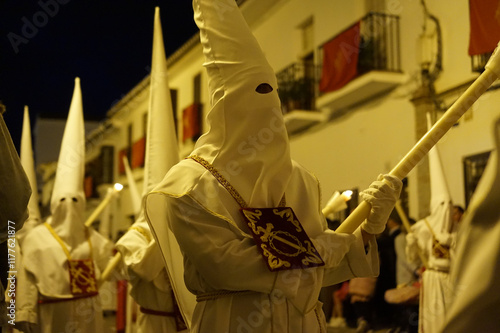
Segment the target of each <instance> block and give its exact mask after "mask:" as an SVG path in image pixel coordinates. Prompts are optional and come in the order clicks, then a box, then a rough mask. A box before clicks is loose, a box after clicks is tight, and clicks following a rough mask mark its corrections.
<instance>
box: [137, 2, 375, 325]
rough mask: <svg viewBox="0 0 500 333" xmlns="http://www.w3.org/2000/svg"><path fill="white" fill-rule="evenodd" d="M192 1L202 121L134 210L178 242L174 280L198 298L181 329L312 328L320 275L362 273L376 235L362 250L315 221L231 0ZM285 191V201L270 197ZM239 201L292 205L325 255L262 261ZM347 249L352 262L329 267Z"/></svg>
mask: <svg viewBox="0 0 500 333" xmlns="http://www.w3.org/2000/svg"><path fill="white" fill-rule="evenodd" d="M193 10H194V17H195V21H196V24H197V25H198V27H199V28H200V39H201V43H202V46H203V52H204V55H205V64H204V65H205V67H206V69H207V74H208V88H209V102H210V109H209V111H208V115H207V119H206V120H207V124H208V129H207V132H206V133H205V134H204V135H203V136H201V137H200V138H199V139H198V141H197V143H196V145H195V148H194V150H193V152H192V153H191V157H190V158H188V159H184V160H182V161H180V162H179V163H178V164H176V165H175V166H173V167H172V168H171V169H170V170H169V172H168V173H167V175H166V176H165V178H164V179H163V180H162V182H160V184H159V185H158V186H157V187H156V188H155V189H154V190H153V191H152V192H151V193H150V194H148V195H147V196H146V200H145V214H146V218H147V220H148V222H149V223H150V224H151V226H152V227H153V228H154V231H155V233H156V235H157V239H158V243H159V245H160V247H162V242H163V240H162V239H161V238H160V236H159V235H160V234H162V233H163V232H164V231H165V230H166V229H168V228H169V227H170V228H171V229H172V231H173V232H174V234H175V237H176V240H177V241H178V243H179V245H180V248H181V249H182V254H183V256H184V268H185V273H184V282H185V284H186V286H187V287H188V288H189V290H190V291H191V292H192V293H193V294H196V295H197V301H198V302H197V303H196V310H195V315H194V316H193V320H192V325H191V327H190V329H191V332H212V331H213V332H216V331H217V332H237V331H251V330H255V331H258V332H313V331H314V332H318V331H319V330H320V327H324V326H325V325H324V323H323V322H322V321H321V318H320V317H321V316H322V313H321V310H320V311H319V312H316V309H319V307H318V295H319V290H320V289H321V286H322V284H328V283H329V284H335V283H338V282H340V280H345V279H349V278H351V277H352V276H354V275H357V276H364V275H365V274H373V271H372V266H371V263H372V262H373V261H372V260H376V257H375V255H374V253H375V252H376V244H374V245H373V246H374V247H373V249H375V252H373V251H370V252H369V255H368V256H367V255H366V252H365V250H364V246H363V244H362V240H361V235H360V234H359V233H358V234H356V235H340V234H335V233H333V232H331V233H330V232H326V231H325V229H326V222H325V219H324V216H323V215H322V214H321V208H320V191H319V183H318V181H317V179H316V178H315V177H314V176H313V175H312V174H310V173H309V172H308V171H307V170H305V169H304V168H302V167H301V166H300V165H298V164H297V163H295V162H293V161H292V160H291V158H290V149H289V142H288V136H287V132H286V128H285V125H284V121H283V116H282V114H281V109H280V101H279V98H278V94H277V84H276V78H275V74H274V71H273V69H272V68H271V66H270V65H269V63H268V62H267V61H266V59H265V57H264V54H263V52H262V50H261V49H260V46H259V45H258V43H257V41H256V39H255V38H254V37H253V35H252V33H251V31H250V28H249V27H248V25H247V24H246V22H245V20H244V18H243V16H242V13H241V12H240V10H239V8H238V6H237V4H236V2H235V1H231V0H227V1H215V2H214V1H210V0H194V1H193ZM228 184H229V185H228ZM231 186H232V187H231ZM235 192H238V193H239V195H240V196H239V197H238V196H237V195H236V194H235ZM285 192H286V198H285V199H286V206H287V207H279V206H280V201H281V200H282V199H283V197H284V193H285ZM235 199H236V200H235ZM240 199H241V200H240ZM242 201H244V202H245V203H244V204H246V205H247V206H248V208H249V209H250V208H255V207H257V208H267V209H266V211H267V212H269V211H272V210H273V208H275V207H278V209H277V210H276V211H277V212H278V213H279V212H281V211H280V209H290V207H292V208H293V212H294V213H295V215H296V217H297V219H298V220H299V221H300V223H301V225H302V227H303V228H299V227H297V229H299V230H301V231H305V232H307V235H308V236H309V237H310V238H311V239H313V241H314V246H317V247H320V249H318V252H320V251H321V253H325V254H326V253H328V255H327V256H328V259H327V260H325V265H324V266H315V267H316V268H314V267H313V268H311V269H292V270H288V271H272V270H271V269H269V266H268V264H269V261H272V260H267V259H266V258H264V256H262V255H260V254H259V250H260V249H262V248H263V247H260V246H259V244H258V243H257V242H256V241H255V239H253V237H252V235H251V234H250V233H251V232H252V231H251V230H250V229H249V228H248V224H247V220H245V219H244V217H243V214H241V210H240V208H242V207H244V205H242V204H241V202H242ZM256 210H257V209H255V210H254V211H256ZM290 210H291V209H290ZM278 215H279V214H276V216H278ZM291 220H293V221H294V222H295V219H291ZM280 222H281V221H280ZM285 224H286V223H285ZM277 225H278V224H276V226H277ZM274 226H275V225H271V223H269V225H268V228H270V229H272V228H273V227H274ZM277 232H281V230H278V231H277ZM272 233H273V234H275V233H274V230H273V232H272ZM263 238H265V237H263ZM269 238H271V237H269ZM276 238H281V237H276ZM281 239H283V238H281ZM296 239H298V238H296ZM323 240H324V242H323ZM354 241H356V245H355V246H352V247H351V244H353V243H354ZM278 242H279V241H278ZM283 243H284V242H283ZM292 245H293V246H295V245H296V244H292ZM323 245H326V247H323ZM278 246H279V245H278ZM330 246H331V248H330ZM327 247H328V249H327ZM295 249H296V247H295ZM349 249H352V250H353V251H352V253H351V254H352V255H353V257H356V259H352V261H350V262H356V264H355V265H348V264H347V263H346V262H344V264H342V265H339V262H340V261H342V260H343V258H344V255H345V254H346V252H348V251H349ZM323 250H324V251H323ZM162 252H163V255H164V256H168V255H169V254H168V253H166V251H165V250H164V249H163V248H162ZM285 255H288V253H285ZM325 257H326V256H325ZM346 257H347V256H346ZM347 260H349V259H347V258H346V261H347ZM276 261H278V260H276ZM272 263H274V262H272ZM374 263H375V265H376V262H374ZM358 264H359V265H358ZM289 267H291V265H290V266H289ZM337 267H341V268H339V269H338V270H336V268H337ZM358 268H359V269H360V270H359V271H358ZM351 269H352V270H351ZM354 270H356V272H355V273H354ZM361 270H362V271H361ZM275 291H277V292H278V293H279V294H280V296H281V297H278V298H279V301H278V302H274V301H273V295H272V294H273V293H274V292H275ZM261 305H263V308H262V307H261ZM257 312H259V313H262V312H264V316H262V318H261V319H262V320H260V319H259V320H260V324H257V326H252V327H250V326H249V323H248V321H247V320H248V319H247V318H249V317H248V315H249V314H252V313H257ZM318 315H319V316H320V317H318ZM318 318H319V320H318ZM252 324H253V323H252ZM323 330H326V327H324V329H323Z"/></svg>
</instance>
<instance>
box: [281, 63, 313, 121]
mask: <svg viewBox="0 0 500 333" xmlns="http://www.w3.org/2000/svg"><path fill="white" fill-rule="evenodd" d="M317 72H318V67H317V66H315V65H313V64H305V63H293V64H291V65H290V66H288V67H286V68H285V69H283V70H282V71H280V72H279V73H277V74H276V77H277V79H278V87H279V90H278V93H279V96H280V99H281V109H282V111H283V113H288V112H290V111H293V110H314V109H315V94H316V87H317V83H318V80H317V78H318V75H317Z"/></svg>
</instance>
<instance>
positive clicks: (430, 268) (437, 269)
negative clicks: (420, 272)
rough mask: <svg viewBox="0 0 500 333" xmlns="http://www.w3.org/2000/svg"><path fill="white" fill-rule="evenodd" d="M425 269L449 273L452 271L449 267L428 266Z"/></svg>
mask: <svg viewBox="0 0 500 333" xmlns="http://www.w3.org/2000/svg"><path fill="white" fill-rule="evenodd" d="M425 270H426V271H434V272H441V273H449V272H450V269H449V268H436V267H426V268H425Z"/></svg>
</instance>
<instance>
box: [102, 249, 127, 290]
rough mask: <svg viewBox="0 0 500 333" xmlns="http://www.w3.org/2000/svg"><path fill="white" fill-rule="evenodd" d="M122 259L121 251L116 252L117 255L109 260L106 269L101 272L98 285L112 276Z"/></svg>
mask: <svg viewBox="0 0 500 333" xmlns="http://www.w3.org/2000/svg"><path fill="white" fill-rule="evenodd" d="M121 260H122V254H121V253H120V252H116V254H115V256H114V257H113V258H111V260H110V261H109V262H108V265H107V266H106V268H105V269H104V271H103V272H102V274H101V277H100V279H99V282H98V285H100V286H101V285H102V284H103V283H104V282H106V281H107V280H108V279H109V278H110V277H111V273H113V271H114V270H115V268H116V266H118V264H119V263H120V261H121Z"/></svg>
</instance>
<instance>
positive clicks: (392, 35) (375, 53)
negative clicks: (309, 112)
mask: <svg viewBox="0 0 500 333" xmlns="http://www.w3.org/2000/svg"><path fill="white" fill-rule="evenodd" d="M353 27H356V28H357V27H359V46H358V47H357V48H355V49H354V48H351V52H357V58H358V59H357V64H356V71H355V72H356V74H355V76H354V77H353V79H352V80H350V81H349V82H348V83H347V84H345V85H344V86H342V87H341V88H339V89H335V90H330V91H325V92H321V93H320V94H319V96H318V98H317V99H316V108H317V109H320V110H322V111H323V112H325V113H326V116H327V117H328V118H330V117H332V116H334V115H335V114H336V113H340V111H345V110H346V109H349V108H352V107H354V106H356V105H359V104H361V103H364V102H366V101H368V100H371V99H374V98H377V96H379V95H381V94H384V93H387V92H389V91H390V90H392V89H394V88H395V87H397V86H398V85H400V84H401V83H403V82H404V81H405V79H406V76H405V75H404V74H402V73H401V67H400V66H401V64H400V50H399V17H398V16H395V15H388V14H382V13H369V14H368V15H366V16H365V17H363V18H362V19H361V20H360V22H359V26H358V22H356V23H355V24H353V26H351V27H349V28H348V29H346V30H345V31H347V30H349V29H352V28H353ZM343 33H344V32H342V33H340V34H338V35H336V36H335V37H333V38H332V39H331V40H330V41H328V42H326V43H325V44H323V45H322V46H321V47H320V48H319V55H321V56H323V54H324V47H325V45H326V44H328V43H330V42H331V41H333V40H335V39H337V38H338V37H339V36H341V35H342V34H343ZM352 49H354V51H352ZM347 63H349V61H347ZM334 65H335V64H334V63H332V64H330V65H328V66H332V67H333V66H334ZM332 67H331V68H330V71H331V72H332V71H333V72H334V71H335V69H333V68H332ZM325 70H326V68H323V73H325Z"/></svg>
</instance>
